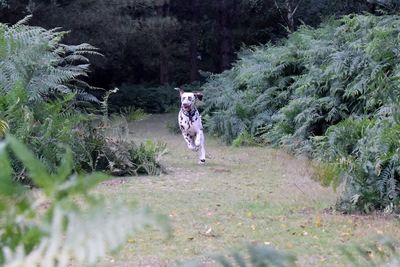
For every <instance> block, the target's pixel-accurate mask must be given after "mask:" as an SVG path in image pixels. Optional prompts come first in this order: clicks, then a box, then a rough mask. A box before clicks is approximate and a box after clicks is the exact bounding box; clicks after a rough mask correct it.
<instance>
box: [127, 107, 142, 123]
mask: <svg viewBox="0 0 400 267" xmlns="http://www.w3.org/2000/svg"><path fill="white" fill-rule="evenodd" d="M121 114H123V115H124V116H125V117H126V119H127V120H128V121H129V122H131V121H140V120H143V119H144V118H146V116H147V114H146V112H144V110H143V109H142V108H135V107H134V106H129V107H124V108H122V109H121Z"/></svg>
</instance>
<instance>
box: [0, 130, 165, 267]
mask: <svg viewBox="0 0 400 267" xmlns="http://www.w3.org/2000/svg"><path fill="white" fill-rule="evenodd" d="M7 151H10V152H11V153H12V155H13V156H15V157H16V158H17V159H18V161H20V162H21V164H22V165H23V166H24V167H25V168H26V169H27V171H28V173H29V176H30V177H31V179H32V180H33V181H34V183H35V184H36V185H37V186H38V187H39V189H40V192H41V193H42V194H43V196H42V197H39V198H38V197H34V195H33V191H32V190H30V189H26V187H22V186H21V185H19V184H18V183H15V182H14V181H13V177H12V167H11V164H10V160H9V156H11V154H9V153H7ZM0 167H1V173H0V185H1V186H0V214H1V218H2V219H1V221H0V227H1V229H2V231H1V233H0V247H1V248H2V250H1V251H0V264H1V265H2V266H69V265H70V263H71V261H72V260H73V261H74V262H75V263H78V264H90V265H93V264H95V263H96V261H97V260H98V259H99V258H100V257H102V256H104V255H105V253H106V252H109V251H113V250H115V249H116V248H117V247H118V246H120V245H121V244H123V243H124V242H126V240H127V238H128V237H129V235H131V234H132V233H134V232H136V231H137V230H140V229H142V228H143V227H144V226H146V225H159V226H163V225H164V226H166V225H165V223H162V220H161V219H162V218H161V217H158V216H155V215H154V214H152V213H150V212H149V211H148V210H146V209H144V208H141V207H139V206H137V205H135V204H134V203H126V202H122V201H115V200H113V201H112V203H111V202H108V201H102V200H100V198H99V197H100V196H94V195H91V194H89V189H90V188H93V187H94V186H95V185H96V184H97V183H98V182H99V181H102V180H104V179H105V178H107V177H106V176H104V175H103V174H100V173H92V174H90V175H80V174H76V173H73V168H72V167H73V157H72V152H71V150H69V149H68V148H67V149H66V154H65V155H63V157H62V161H61V165H60V166H59V167H58V168H57V169H56V171H55V173H53V174H52V173H49V172H48V171H47V168H46V166H45V165H43V163H42V162H41V161H40V160H39V159H37V158H36V157H35V156H34V154H33V153H32V152H30V151H29V150H28V149H27V148H26V147H25V146H24V145H22V144H21V143H20V142H19V141H17V140H16V139H15V138H13V137H10V136H8V137H7V138H6V142H1V143H0ZM78 202H79V203H78ZM165 229H166V228H165Z"/></svg>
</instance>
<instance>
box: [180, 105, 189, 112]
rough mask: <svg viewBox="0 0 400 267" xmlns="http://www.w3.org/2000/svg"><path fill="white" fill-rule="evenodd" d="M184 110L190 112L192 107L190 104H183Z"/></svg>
mask: <svg viewBox="0 0 400 267" xmlns="http://www.w3.org/2000/svg"><path fill="white" fill-rule="evenodd" d="M182 108H183V109H184V110H186V111H188V110H190V105H189V104H182Z"/></svg>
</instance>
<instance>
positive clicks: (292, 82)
mask: <svg viewBox="0 0 400 267" xmlns="http://www.w3.org/2000/svg"><path fill="white" fill-rule="evenodd" d="M399 26H400V17H399V16H396V15H385V16H379V17H378V16H372V15H350V16H345V17H343V18H341V19H338V20H334V19H328V20H327V21H326V22H325V23H323V24H322V25H321V26H320V27H319V28H316V29H312V28H310V27H307V26H302V27H300V29H299V30H298V31H297V32H294V33H293V34H291V35H290V36H289V37H288V39H287V40H284V41H282V42H281V43H279V44H276V45H272V44H268V45H265V46H261V47H253V48H250V49H247V50H244V51H242V52H241V54H240V55H239V60H238V61H237V62H236V63H235V65H234V67H233V68H232V69H231V70H229V71H226V72H224V73H222V74H219V75H214V76H212V77H211V78H210V80H209V81H208V83H206V84H205V85H204V86H203V88H204V94H205V105H206V107H205V117H206V118H207V120H206V127H207V128H208V129H209V131H211V133H213V134H216V135H218V136H220V137H221V138H222V139H223V140H224V141H226V142H228V143H231V142H232V141H233V140H235V139H236V138H238V137H239V136H241V135H243V134H245V133H249V134H251V135H252V136H254V137H257V138H258V140H263V142H268V143H270V144H272V145H275V146H280V147H283V148H285V149H287V150H289V151H292V152H295V153H303V154H307V155H309V156H311V157H316V158H317V159H319V160H323V161H328V162H330V163H329V164H328V165H329V166H330V167H334V169H335V170H333V169H331V170H330V171H329V170H328V169H326V168H325V171H326V172H327V173H330V174H333V173H336V174H339V178H336V180H337V181H342V182H344V183H345V184H346V186H345V188H346V190H345V192H344V193H343V195H342V197H341V200H340V201H339V203H338V206H339V207H340V206H342V207H343V208H345V209H358V210H362V211H367V212H368V211H371V210H373V209H375V208H378V209H384V208H385V207H389V206H393V205H394V206H397V205H398V204H399V197H398V192H399V190H400V187H399V181H400V178H399V172H398V170H399V164H398V156H397V155H398V152H399V147H400V144H399V143H398V142H397V141H395V140H396V138H397V140H398V138H399V137H400V136H399V135H398V131H397V130H396V129H397V128H398V124H399V118H398V117H399V115H398V114H397V112H396V110H398V108H399V104H400V102H399V95H400V92H399V88H400V87H399V79H398V77H400V68H399V66H400V52H399V49H398V46H397V44H398V43H399V41H400V40H399V38H400V37H399V36H400V30H399V29H400V28H399ZM239 138H240V137H239ZM396 153H397V154H396ZM328 165H325V166H328ZM339 169H340V171H339ZM323 172H324V171H322V172H321V173H323ZM330 177H331V178H329V179H333V175H331V176H330ZM329 179H328V180H329ZM328 180H325V182H326V183H329V181H328ZM335 184H336V185H337V183H335ZM345 203H347V204H345ZM349 203H350V204H349ZM348 204H349V205H348Z"/></svg>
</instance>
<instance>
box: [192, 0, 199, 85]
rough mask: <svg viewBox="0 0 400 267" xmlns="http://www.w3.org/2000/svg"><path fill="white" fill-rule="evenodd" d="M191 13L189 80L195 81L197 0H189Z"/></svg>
mask: <svg viewBox="0 0 400 267" xmlns="http://www.w3.org/2000/svg"><path fill="white" fill-rule="evenodd" d="M190 4H191V5H190V13H191V20H192V22H191V27H190V82H194V81H197V80H198V78H199V64H198V57H199V53H198V43H199V34H200V29H199V23H200V21H199V19H200V16H199V15H200V14H199V12H200V10H199V8H200V6H199V0H191V1H190Z"/></svg>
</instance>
